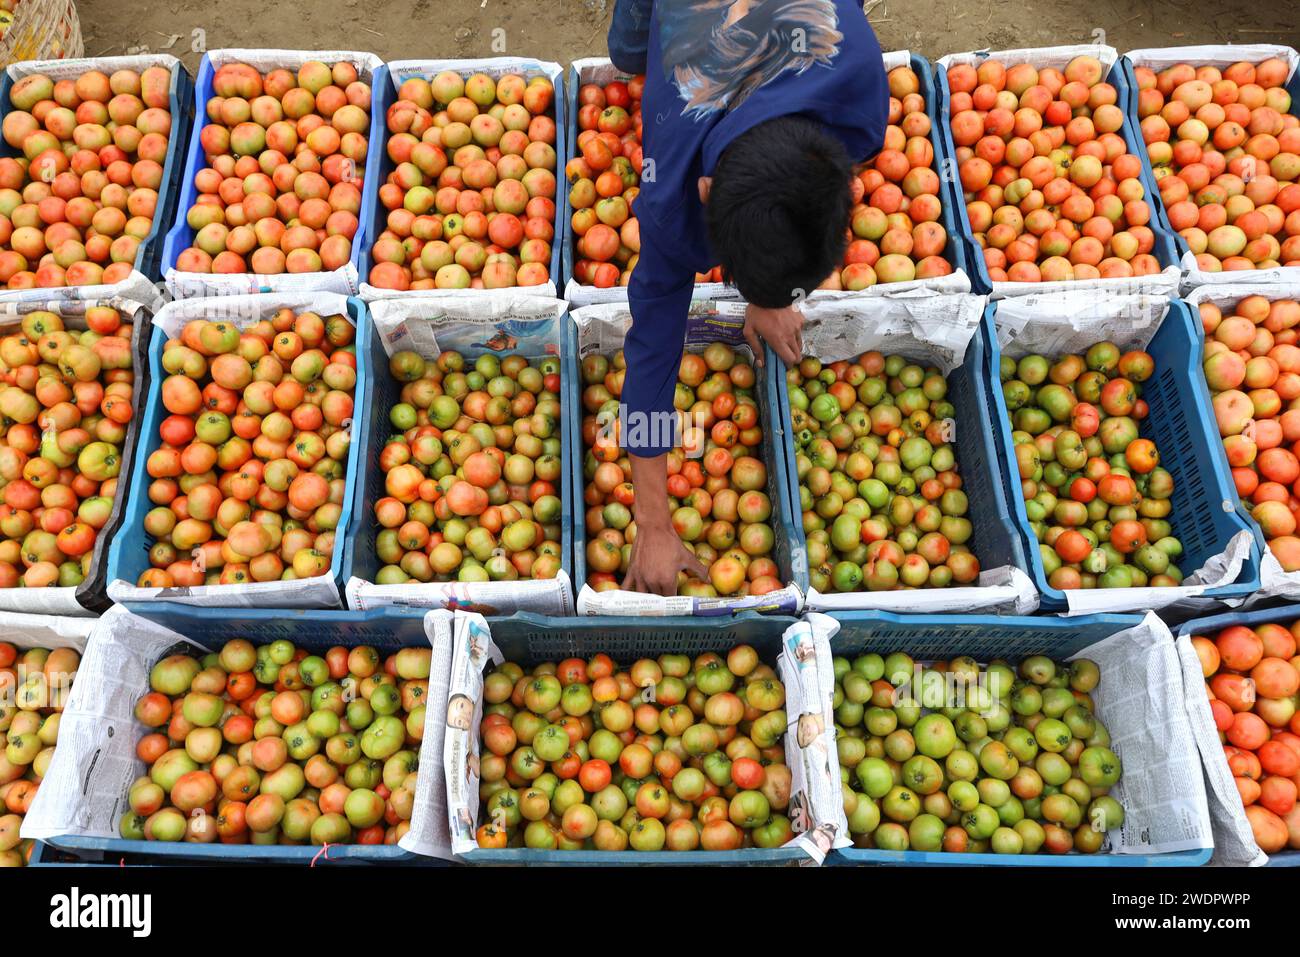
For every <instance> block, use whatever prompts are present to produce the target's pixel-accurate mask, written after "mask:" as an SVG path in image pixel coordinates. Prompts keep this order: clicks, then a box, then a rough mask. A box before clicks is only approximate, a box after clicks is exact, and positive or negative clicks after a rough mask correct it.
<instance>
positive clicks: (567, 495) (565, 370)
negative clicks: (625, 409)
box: [344, 317, 574, 582]
mask: <svg viewBox="0 0 1300 957" xmlns="http://www.w3.org/2000/svg"><path fill="white" fill-rule="evenodd" d="M572 325H573V324H572V323H571V322H568V321H567V320H566V319H565V318H564V317H561V320H560V323H559V326H560V330H561V333H560V342H559V350H560V351H559V358H560V370H561V394H560V405H561V407H563V406H564V405H565V404H566V402H567V398H568V386H567V383H566V382H564V379H565V378H566V377H568V376H569V374H570V367H571V363H570V362H569V351H570V350H571V349H572V348H573V339H572V334H571V327H572ZM366 342H367V343H368V349H367V354H368V356H369V361H370V367H371V376H372V379H371V389H370V399H369V404H368V406H367V408H366V411H365V414H364V415H363V416H362V418H361V421H362V432H361V443H362V447H363V448H364V449H365V453H364V454H365V456H366V458H365V460H364V462H363V463H362V464H361V466H360V468H359V471H358V473H357V474H358V475H359V476H360V486H359V490H358V492H357V495H356V497H355V499H354V507H353V518H352V522H353V524H352V530H351V533H350V534H349V535H348V536H347V542H346V543H345V545H344V567H345V568H347V569H350V574H352V575H355V576H356V577H358V578H361V579H363V580H365V581H368V582H373V581H374V580H375V576H376V575H377V574H378V573H379V569H380V568H381V567H383V563H382V562H380V560H379V556H378V554H377V553H376V551H375V539H376V537H377V536H378V535H379V525H378V523H377V522H376V521H375V503H376V502H378V501H379V500H380V499H381V498H383V497H384V496H385V495H386V494H387V493H386V492H385V491H384V476H385V472H384V470H383V468H382V467H381V466H380V464H379V456H380V453H382V452H383V449H384V446H385V445H386V444H387V437H388V436H389V435H390V434H392V432H393V427H392V425H391V423H390V422H389V419H388V413H389V412H390V411H391V410H392V408H393V406H394V405H396V404H397V403H398V402H399V401H400V396H401V392H402V387H401V384H400V383H398V382H397V381H395V380H394V379H393V377H392V376H391V375H390V374H389V372H388V355H387V354H386V353H385V352H384V348H383V345H382V344H381V343H380V341H379V333H378V331H376V330H374V328H373V326H372V327H371V331H370V334H369V335H368V336H367V337H366ZM461 351H462V353H463V354H464V355H465V356H467V357H468V358H477V357H478V356H480V355H484V354H493V355H497V354H498V353H495V352H493V350H491V349H487V348H480V349H464V350H461ZM531 358H536V357H531ZM569 426H570V423H569V422H568V420H567V417H565V418H564V419H563V421H562V422H561V435H560V453H561V459H562V460H563V459H564V458H567V456H568V454H569V438H568V432H569ZM569 474H570V473H569V472H568V471H567V470H566V469H565V468H564V466H563V464H561V468H560V478H561V481H560V511H561V515H560V536H561V538H560V555H561V557H560V567H561V568H563V569H564V570H565V572H567V573H568V574H569V575H572V574H573V565H572V564H571V561H572V559H571V556H572V554H573V541H572V536H573V527H572V520H571V515H572V512H573V501H574V496H573V488H572V484H573V483H572V482H570V481H568V478H569Z"/></svg>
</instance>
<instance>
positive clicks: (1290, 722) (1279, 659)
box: [1192, 622, 1300, 854]
mask: <svg viewBox="0 0 1300 957" xmlns="http://www.w3.org/2000/svg"><path fill="white" fill-rule="evenodd" d="M1298 634H1300V622H1292V623H1291V625H1290V627H1288V626H1286V625H1283V624H1264V625H1258V626H1256V627H1254V628H1247V627H1245V626H1242V625H1233V626H1232V627H1230V628H1225V629H1223V631H1221V632H1219V633H1218V634H1217V635H1214V636H1213V637H1206V636H1202V635H1196V636H1194V637H1193V638H1192V647H1193V648H1194V649H1195V650H1196V654H1197V657H1199V658H1200V660H1201V673H1202V674H1203V675H1204V676H1205V693H1206V694H1207V695H1208V696H1209V698H1210V713H1211V714H1212V715H1213V717H1214V725H1215V727H1216V728H1217V729H1218V731H1219V739H1220V740H1221V741H1222V742H1223V753H1224V757H1226V758H1227V761H1228V769H1229V770H1230V771H1231V772H1232V777H1233V782H1234V783H1235V784H1236V785H1237V790H1238V791H1239V792H1240V793H1241V803H1242V804H1243V805H1244V806H1245V808H1246V818H1247V820H1248V821H1250V827H1251V830H1252V831H1253V832H1254V835H1255V842H1256V843H1257V844H1259V846H1260V848H1261V849H1262V850H1263V851H1264V852H1265V853H1268V854H1274V853H1276V852H1278V851H1281V850H1285V849H1286V848H1291V849H1292V850H1300V805H1297V804H1296V794H1297V788H1298V787H1300V714H1297V712H1296V694H1297V692H1300V656H1297V654H1296V636H1297V635H1298Z"/></svg>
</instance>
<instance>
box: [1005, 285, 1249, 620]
mask: <svg viewBox="0 0 1300 957" xmlns="http://www.w3.org/2000/svg"><path fill="white" fill-rule="evenodd" d="M996 307H997V304H996V303H993V304H992V308H993V309H994V310H995V313H994V315H995V319H996ZM1198 326H1199V323H1198V322H1194V321H1193V318H1192V314H1191V310H1190V309H1189V308H1188V307H1187V304H1186V303H1183V302H1181V301H1180V300H1173V302H1172V303H1171V304H1170V308H1169V312H1168V314H1167V315H1166V316H1165V318H1164V320H1163V321H1162V322H1161V323H1160V328H1159V329H1158V330H1157V331H1156V334H1155V337H1154V338H1153V339H1152V340H1151V342H1150V344H1149V345H1148V346H1147V349H1146V351H1147V352H1148V353H1150V355H1151V356H1152V358H1154V359H1155V362H1156V374H1155V375H1154V376H1153V377H1152V378H1150V379H1148V380H1147V381H1146V382H1145V383H1143V386H1142V397H1143V398H1144V399H1146V401H1147V403H1148V404H1149V405H1150V414H1149V415H1148V416H1147V418H1146V419H1145V420H1143V422H1142V423H1141V430H1140V431H1141V434H1142V436H1143V437H1145V438H1149V439H1152V440H1153V441H1154V442H1155V443H1156V446H1157V448H1158V449H1159V450H1160V464H1161V466H1162V467H1164V468H1165V469H1167V470H1168V471H1169V473H1170V474H1171V475H1172V476H1173V478H1174V494H1173V497H1172V502H1173V509H1172V511H1171V512H1170V515H1169V520H1170V522H1171V523H1172V524H1173V530H1174V535H1175V537H1177V538H1178V540H1179V541H1181V542H1182V544H1183V556H1182V559H1181V561H1180V562H1179V568H1181V569H1183V570H1184V572H1187V573H1190V572H1192V571H1195V570H1196V569H1198V568H1200V567H1201V565H1202V564H1204V562H1205V560H1206V559H1208V558H1210V557H1211V556H1213V555H1216V554H1218V553H1220V552H1222V551H1223V550H1224V549H1225V548H1226V547H1227V545H1228V541H1229V540H1230V539H1231V538H1232V536H1233V535H1235V534H1237V533H1238V532H1240V531H1243V530H1246V529H1248V528H1249V525H1248V523H1247V520H1246V519H1245V518H1244V517H1243V515H1242V513H1241V512H1242V510H1241V506H1240V504H1239V503H1238V501H1237V494H1236V492H1235V490H1234V488H1233V484H1232V477H1231V475H1230V474H1229V472H1228V466H1227V461H1226V460H1225V459H1224V457H1223V455H1222V453H1221V452H1218V451H1216V450H1215V449H1214V448H1212V447H1211V446H1212V444H1219V430H1218V428H1217V427H1216V426H1215V425H1214V421H1215V420H1214V413H1213V410H1212V409H1211V407H1210V397H1209V392H1208V390H1207V389H1205V388H1204V386H1201V387H1200V388H1196V387H1195V386H1194V384H1195V383H1196V382H1197V380H1198V379H1200V380H1201V381H1202V382H1203V381H1204V379H1203V376H1202V373H1201V350H1200V341H1199V339H1198V337H1197V327H1198ZM986 335H988V331H987V330H986ZM985 345H986V346H987V348H986V351H985V358H986V359H987V361H988V371H987V374H986V382H987V385H988V393H987V398H988V402H989V403H990V408H991V409H992V420H993V427H994V428H995V429H996V430H997V434H998V438H999V441H1000V442H1001V450H1002V460H1003V481H1004V482H1005V483H1006V491H1007V501H1008V502H1009V503H1010V505H1011V508H1012V514H1013V515H1014V516H1015V520H1016V523H1017V525H1018V527H1019V530H1020V535H1021V538H1022V540H1023V542H1024V546H1025V555H1026V557H1027V558H1028V559H1029V567H1030V574H1031V576H1032V577H1033V579H1034V584H1035V585H1036V586H1037V587H1038V591H1039V593H1040V595H1041V602H1042V608H1043V610H1046V611H1061V610H1064V609H1065V608H1066V607H1067V606H1068V603H1067V600H1066V595H1065V592H1063V591H1061V590H1060V589H1059V588H1053V587H1052V586H1051V585H1049V584H1048V583H1047V575H1046V574H1045V573H1044V570H1043V561H1042V555H1041V553H1040V552H1039V546H1038V539H1037V537H1036V536H1035V535H1034V531H1033V528H1032V527H1031V526H1030V524H1029V518H1028V515H1027V514H1026V512H1025V502H1024V498H1023V496H1022V495H1021V491H1020V478H1019V475H1018V473H1017V470H1016V456H1015V443H1014V442H1012V439H1011V425H1010V418H1009V416H1008V414H1007V405H1006V401H1005V400H1004V399H1003V397H1002V385H1001V377H1000V375H999V367H1000V364H1001V359H1002V352H1001V350H1000V349H999V348H998V344H997V336H996V333H994V334H992V335H991V337H990V338H989V339H988V341H987V342H986V343H985ZM1189 385H1192V386H1193V387H1191V388H1189ZM1258 588H1259V551H1258V548H1257V547H1252V548H1251V553H1250V555H1249V556H1248V557H1247V559H1246V561H1245V562H1243V563H1242V566H1241V573H1240V574H1239V575H1238V577H1237V580H1236V581H1235V582H1233V583H1232V584H1230V585H1222V586H1219V587H1218V588H1211V589H1209V590H1207V591H1206V592H1205V593H1204V596H1205V597H1207V598H1213V599H1217V600H1220V601H1222V600H1225V599H1230V598H1245V597H1247V596H1249V595H1251V594H1252V593H1254V592H1255V591H1256V590H1258Z"/></svg>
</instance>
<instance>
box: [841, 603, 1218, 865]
mask: <svg viewBox="0 0 1300 957" xmlns="http://www.w3.org/2000/svg"><path fill="white" fill-rule="evenodd" d="M830 617H832V618H834V619H835V620H836V621H838V622H839V623H840V630H839V632H837V633H836V635H835V636H834V637H833V638H831V651H832V652H834V653H835V654H837V655H844V656H856V655H862V654H867V653H870V652H875V653H877V654H888V653H890V652H894V651H905V652H907V653H908V654H909V655H911V656H912V657H913V658H916V659H918V660H922V661H925V660H934V659H946V658H951V657H953V656H955V655H970V656H971V657H973V658H975V659H977V660H979V661H988V660H990V659H993V658H1004V659H1007V660H1010V661H1013V662H1014V661H1017V660H1019V659H1021V658H1024V657H1027V656H1029V655H1034V654H1045V655H1050V656H1051V657H1052V658H1054V659H1057V660H1060V659H1062V658H1068V657H1070V656H1071V655H1076V654H1078V653H1079V652H1081V651H1083V650H1084V649H1085V648H1087V647H1089V646H1090V645H1094V644H1096V643H1097V642H1099V641H1103V640H1105V639H1107V638H1109V637H1110V636H1111V635H1114V634H1118V633H1119V632H1121V631H1124V630H1126V629H1128V628H1133V627H1135V626H1137V625H1138V624H1140V623H1141V621H1142V616H1141V615H1081V616H1079V617H1076V618H1051V617H1016V616H997V615H960V616H950V615H893V614H889V613H886V612H867V611H855V612H837V613H835V614H833V615H831V616H830ZM1105 680H1106V679H1105V676H1104V675H1103V676H1102V681H1103V682H1105ZM1211 853H1212V849H1211V848H1208V847H1207V848H1203V849H1201V850H1195V851H1178V852H1175V853H1171V854H1077V853H1071V854H1064V855H1062V854H992V853H989V854H969V853H962V854H949V853H943V852H939V851H883V850H878V849H864V848H845V849H843V850H837V851H835V852H834V853H832V854H831V857H830V859H829V861H828V863H830V864H895V865H897V864H903V865H916V864H922V865H938V866H950V867H972V866H975V867H979V866H1007V867H1062V866H1068V867H1196V866H1199V865H1201V864H1204V863H1205V862H1206V861H1208V860H1209V859H1210V855H1211Z"/></svg>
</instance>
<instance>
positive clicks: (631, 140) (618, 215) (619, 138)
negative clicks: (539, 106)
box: [564, 76, 645, 289]
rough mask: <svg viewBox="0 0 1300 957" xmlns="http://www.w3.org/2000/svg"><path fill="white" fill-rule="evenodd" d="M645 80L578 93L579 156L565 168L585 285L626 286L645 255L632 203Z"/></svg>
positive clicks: (576, 269) (589, 86)
mask: <svg viewBox="0 0 1300 957" xmlns="http://www.w3.org/2000/svg"><path fill="white" fill-rule="evenodd" d="M644 89H645V77H644V76H634V77H632V78H631V79H630V80H627V81H623V80H613V81H611V82H609V83H606V84H605V85H604V86H601V85H600V84H598V83H584V84H583V85H582V86H581V87H579V89H578V129H579V130H581V132H580V133H579V134H578V142H577V143H576V144H575V147H576V149H577V150H578V153H577V155H575V156H574V157H573V158H572V159H570V160H569V161H568V163H566V164H565V166H564V176H565V178H566V179H567V180H568V181H569V205H570V206H572V207H573V216H572V217H571V218H570V223H571V225H572V227H573V235H574V248H575V250H576V252H577V257H578V258H577V259H576V260H575V262H574V265H573V277H574V279H576V280H577V281H578V282H580V283H582V284H583V285H588V286H595V287H597V288H598V289H608V288H609V287H611V286H626V285H627V283H628V280H629V279H630V278H631V276H632V269H633V267H635V266H636V257H637V253H639V252H640V251H641V228H640V224H639V223H638V222H637V218H636V217H635V216H633V215H632V201H633V200H634V199H636V197H637V193H639V192H640V191H641V189H640V182H641V93H642V91H643V90H644Z"/></svg>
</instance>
